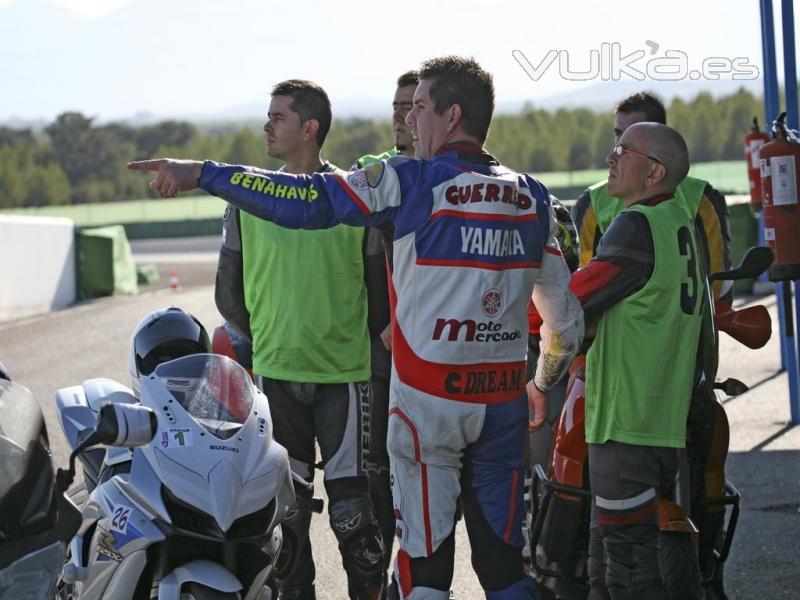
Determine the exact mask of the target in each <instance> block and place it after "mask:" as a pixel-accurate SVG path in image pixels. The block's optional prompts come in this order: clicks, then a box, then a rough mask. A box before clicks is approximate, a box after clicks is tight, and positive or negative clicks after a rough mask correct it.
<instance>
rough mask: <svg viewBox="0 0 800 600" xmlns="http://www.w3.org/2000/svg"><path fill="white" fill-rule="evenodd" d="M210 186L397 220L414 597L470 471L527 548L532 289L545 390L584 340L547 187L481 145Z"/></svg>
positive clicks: (396, 376) (400, 388) (208, 171)
mask: <svg viewBox="0 0 800 600" xmlns="http://www.w3.org/2000/svg"><path fill="white" fill-rule="evenodd" d="M199 184H200V187H202V188H203V189H205V190H207V191H209V192H210V193H212V194H215V195H217V196H220V197H221V198H224V199H225V200H227V201H228V202H230V203H231V204H234V205H236V206H238V207H239V208H241V209H242V210H245V211H248V212H250V213H252V214H254V215H256V216H260V217H262V218H265V219H269V220H271V221H274V222H275V223H278V224H280V225H284V226H286V227H294V228H324V227H331V226H333V225H335V224H337V223H346V224H350V225H357V226H366V225H379V224H380V223H382V222H385V221H392V222H393V223H394V243H393V251H394V260H393V263H394V264H393V271H392V275H391V282H390V286H391V296H392V303H393V308H394V312H393V315H394V318H393V330H392V357H393V370H392V380H391V392H390V396H391V399H390V419H389V439H388V447H389V455H390V458H391V463H392V464H391V470H392V479H393V496H394V504H395V513H396V516H397V520H398V536H399V538H400V539H399V544H400V548H401V551H400V554H399V555H398V562H397V568H396V573H395V578H396V579H397V580H398V581H399V584H400V588H401V595H402V596H403V597H409V598H413V597H414V595H412V594H413V588H414V587H415V584H414V582H413V581H411V580H410V577H409V576H408V572H409V568H408V564H409V562H410V561H411V559H414V558H416V557H427V556H431V555H432V554H433V553H434V552H435V551H436V550H437V548H438V547H439V546H440V544H441V543H442V542H443V541H444V540H445V539H446V538H448V536H449V535H450V534H451V532H452V531H453V525H454V514H455V510H456V500H457V498H458V496H459V495H460V493H461V485H462V483H464V482H465V481H466V483H464V485H469V486H471V489H472V492H473V495H474V498H475V505H476V507H480V511H479V512H481V513H482V515H479V516H481V517H482V518H484V519H485V521H486V522H488V525H489V526H490V528H491V530H492V531H493V532H494V534H495V535H496V536H497V538H498V540H499V542H500V543H503V544H506V545H508V546H509V547H513V548H514V549H519V548H521V546H522V539H521V526H520V523H521V518H522V516H523V513H524V508H523V505H522V480H523V478H524V472H523V469H524V461H525V448H526V446H527V420H528V413H527V402H526V400H525V384H526V381H525V356H526V353H527V340H528V334H527V332H528V317H527V306H528V302H529V300H530V299H531V297H532V298H533V301H534V303H535V305H536V307H537V309H538V312H539V313H540V314H541V316H542V317H543V320H544V325H543V327H542V344H541V350H542V352H541V357H540V359H539V363H538V366H537V369H536V374H535V377H534V381H535V383H536V385H537V387H539V388H540V389H542V390H546V389H548V388H549V387H550V386H551V385H553V384H554V383H555V382H556V381H558V379H559V378H560V377H561V375H562V374H563V373H564V371H565V370H566V368H567V367H568V365H569V361H570V360H571V358H572V357H573V356H574V354H575V352H576V350H577V348H578V346H579V344H580V341H581V338H582V335H583V314H582V311H581V308H580V304H579V303H578V301H577V300H576V298H575V297H574V296H573V295H572V293H571V292H569V290H568V288H567V285H568V283H569V276H570V274H569V270H568V268H567V266H566V264H565V262H564V259H563V257H562V256H561V252H560V250H559V247H558V243H557V242H556V240H555V236H554V233H555V230H556V224H555V220H554V217H553V212H552V209H551V206H550V201H549V194H548V192H547V190H546V189H545V187H544V186H543V185H542V184H541V183H539V182H538V181H537V180H535V179H533V178H532V177H530V176H528V175H523V174H518V173H515V172H513V171H511V170H509V169H507V168H505V167H503V166H501V165H499V164H498V163H497V162H496V161H495V160H494V159H493V158H492V157H491V156H490V155H488V154H486V153H485V152H483V151H482V150H481V149H480V148H479V147H477V146H474V145H471V144H463V145H453V146H446V147H444V148H442V149H441V150H440V152H439V153H438V154H437V156H436V157H434V158H433V159H431V160H412V159H408V158H406V157H402V156H397V157H393V158H390V159H388V160H385V161H380V162H377V163H374V164H371V165H368V166H366V167H365V168H363V169H360V170H357V171H353V172H350V173H345V172H337V173H315V174H313V175H291V174H287V173H275V172H271V171H264V170H260V169H255V168H251V167H242V166H229V165H221V164H216V163H213V162H207V163H206V164H205V166H204V168H203V173H202V176H201V178H200V182H199ZM303 276H304V275H303V273H298V277H303ZM462 467H463V471H464V472H466V473H467V474H468V478H467V479H466V480H465V479H463V478H462V475H463V473H462ZM468 504H469V503H466V502H465V507H464V513H465V519H466V521H467V526H468V528H469V527H470V522H471V520H472V518H471V516H470V514H468V506H467V505H468ZM475 518H478V517H475ZM490 551H491V550H490V548H488V547H487V548H484V549H483V550H482V549H481V548H475V544H474V543H473V553H475V552H478V553H479V554H480V553H481V552H490ZM515 551H516V550H515ZM479 562H480V561H479ZM519 569H520V573H522V564H521V559H520V566H519ZM478 575H479V577H480V576H481V573H480V570H479V569H478ZM520 576H522V575H520ZM482 581H483V580H482ZM445 593H446V592H445ZM426 597H427V596H426ZM431 597H437V596H435V595H434V596H431ZM444 597H445V598H446V595H445V596H444ZM517 597H519V596H517Z"/></svg>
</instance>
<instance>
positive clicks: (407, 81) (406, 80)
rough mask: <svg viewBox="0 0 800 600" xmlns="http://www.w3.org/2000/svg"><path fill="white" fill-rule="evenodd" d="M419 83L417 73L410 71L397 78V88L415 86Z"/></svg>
mask: <svg viewBox="0 0 800 600" xmlns="http://www.w3.org/2000/svg"><path fill="white" fill-rule="evenodd" d="M418 83H419V71H417V70H415V69H411V70H410V71H406V72H405V73H403V74H402V75H400V77H398V78H397V87H399V88H400V87H406V86H407V85H417V84H418Z"/></svg>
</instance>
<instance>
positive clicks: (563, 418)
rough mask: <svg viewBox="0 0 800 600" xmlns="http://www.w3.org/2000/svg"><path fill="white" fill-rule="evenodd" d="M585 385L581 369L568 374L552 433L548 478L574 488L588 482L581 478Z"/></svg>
mask: <svg viewBox="0 0 800 600" xmlns="http://www.w3.org/2000/svg"><path fill="white" fill-rule="evenodd" d="M581 358H582V357H581ZM585 387H586V386H585V383H584V380H583V370H582V369H577V370H576V371H575V372H574V373H573V375H572V376H571V377H570V382H569V386H568V388H567V400H566V401H565V402H564V407H563V408H562V410H561V415H560V416H559V419H558V422H557V424H556V428H555V431H554V434H553V438H554V441H553V450H552V455H551V459H550V473H549V476H550V478H551V479H552V480H553V481H554V482H556V483H560V484H562V485H569V486H572V487H577V488H584V487H588V482H586V481H584V472H585V469H584V467H585V465H586V458H587V455H588V447H587V445H586V434H585V432H584V422H585V420H586V415H585V412H584V408H585V399H584V394H585Z"/></svg>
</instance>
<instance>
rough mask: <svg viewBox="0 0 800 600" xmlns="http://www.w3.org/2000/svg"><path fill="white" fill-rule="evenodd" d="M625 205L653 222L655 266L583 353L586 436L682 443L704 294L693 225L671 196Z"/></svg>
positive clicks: (601, 325) (601, 322)
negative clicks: (652, 203) (649, 203)
mask: <svg viewBox="0 0 800 600" xmlns="http://www.w3.org/2000/svg"><path fill="white" fill-rule="evenodd" d="M627 210H633V211H637V212H639V213H641V214H643V215H644V216H645V217H646V218H647V221H648V222H649V224H650V229H651V231H652V234H653V247H654V249H655V267H654V270H653V274H652V275H651V277H650V279H649V281H648V282H647V283H646V284H645V286H644V287H643V288H642V289H641V290H639V291H638V292H636V293H634V294H632V295H631V296H628V297H627V298H625V299H623V300H621V301H620V302H618V303H617V304H615V305H614V306H612V307H611V308H610V309H609V310H608V311H606V312H605V313H604V314H603V316H602V317H601V318H600V320H599V321H598V324H597V335H596V337H595V340H594V343H593V344H592V347H591V348H590V349H589V352H588V353H587V356H586V441H587V442H588V443H591V444H602V443H603V442H605V441H607V440H615V441H617V442H623V443H627V444H635V445H640V446H666V447H672V448H682V447H684V446H685V444H686V417H687V414H688V410H689V400H690V397H691V393H692V384H693V379H694V371H695V362H696V357H697V346H698V340H699V336H700V329H701V324H702V311H703V307H704V303H705V298H706V296H705V283H704V281H705V280H704V278H703V272H702V268H701V263H700V256H699V255H698V248H697V242H696V239H695V234H694V224H693V220H692V218H691V217H690V216H689V215H688V214H687V212H686V210H685V207H684V205H683V204H681V203H680V202H679V201H675V200H674V199H673V200H667V201H664V202H661V203H660V204H657V205H656V206H652V207H648V206H644V205H634V206H631V207H630V208H628V209H627Z"/></svg>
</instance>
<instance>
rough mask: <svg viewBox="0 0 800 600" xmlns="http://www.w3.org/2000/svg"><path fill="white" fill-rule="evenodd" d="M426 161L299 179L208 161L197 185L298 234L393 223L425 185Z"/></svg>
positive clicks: (382, 163) (388, 163) (398, 160)
mask: <svg viewBox="0 0 800 600" xmlns="http://www.w3.org/2000/svg"><path fill="white" fill-rule="evenodd" d="M424 169H425V166H424V164H423V161H413V160H409V159H407V158H404V157H399V158H397V157H393V158H391V159H389V160H387V161H379V162H377V163H373V164H370V165H367V166H366V167H364V168H362V169H359V170H357V171H352V172H346V171H335V172H332V173H314V174H313V175H295V174H290V173H282V172H281V173H278V172H275V171H267V170H264V169H258V168H255V167H245V166H240V165H226V164H220V163H215V162H212V161H206V163H205V165H204V166H203V172H202V175H201V176H200V180H199V182H198V186H199V187H200V188H202V189H204V190H206V191H207V192H209V193H211V194H214V195H215V196H219V197H220V198H222V199H224V200H226V201H228V202H229V203H231V204H233V205H234V206H237V207H238V208H240V209H241V210H244V211H246V212H248V213H250V214H252V215H254V216H256V217H260V218H262V219H266V220H269V221H272V222H274V223H276V224H278V225H282V226H283V227H289V228H293V229H324V228H328V227H333V226H334V225H337V224H339V223H345V224H347V225H356V226H365V225H377V224H379V223H382V222H384V221H387V220H394V219H395V218H396V213H397V212H398V211H399V209H400V199H401V197H402V196H403V195H404V194H408V193H410V192H413V189H412V188H413V187H415V185H416V184H417V182H419V181H421V180H424V179H425V178H424V177H421V176H420V175H421V171H423V170H424Z"/></svg>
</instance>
